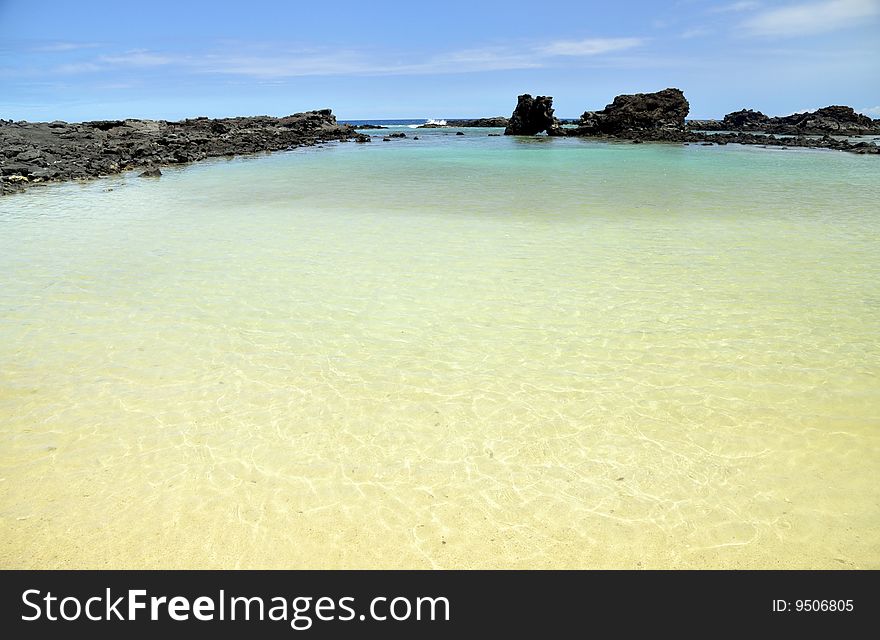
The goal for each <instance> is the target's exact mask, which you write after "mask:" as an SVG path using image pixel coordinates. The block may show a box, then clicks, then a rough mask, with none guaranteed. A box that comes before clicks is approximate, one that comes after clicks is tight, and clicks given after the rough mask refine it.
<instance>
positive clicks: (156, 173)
mask: <svg viewBox="0 0 880 640" xmlns="http://www.w3.org/2000/svg"><path fill="white" fill-rule="evenodd" d="M139 177H141V178H160V177H162V172H161V171H160V170H159V168H158V167H151V168H150V169H147V170H146V171H144V172H143V173H141V174H140V176H139Z"/></svg>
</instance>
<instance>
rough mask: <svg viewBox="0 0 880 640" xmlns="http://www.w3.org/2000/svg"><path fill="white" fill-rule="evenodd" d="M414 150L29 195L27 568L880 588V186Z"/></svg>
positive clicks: (19, 235)
mask: <svg viewBox="0 0 880 640" xmlns="http://www.w3.org/2000/svg"><path fill="white" fill-rule="evenodd" d="M406 131H407V134H408V135H409V136H410V138H411V137H412V135H419V136H420V138H421V139H420V140H419V141H413V140H411V139H407V140H403V141H399V142H398V141H395V142H389V143H383V142H380V141H379V140H378V139H377V140H376V141H375V142H374V143H372V144H371V145H355V144H343V145H338V146H330V147H326V148H323V149H307V150H299V151H295V152H291V153H283V154H275V155H270V156H259V157H253V158H246V159H239V160H233V161H212V162H207V163H204V164H198V165H193V166H190V167H187V168H178V169H169V170H166V171H165V175H164V176H163V177H162V178H161V179H160V180H145V179H138V178H136V177H134V176H133V175H128V176H122V177H116V178H111V179H106V180H101V181H97V182H92V183H88V184H84V185H79V184H67V185H56V186H51V187H47V188H37V189H32V190H31V191H29V192H27V193H25V194H21V195H15V196H9V197H4V198H2V199H0V273H3V283H4V284H3V287H2V289H0V428H2V431H0V442H2V446H0V566H2V567H7V568H8V567H115V568H119V567H152V568H158V567H183V568H199V567H289V568H294V567H409V568H414V567H444V568H452V567H572V568H574V567H623V568H629V567H632V568H635V567H645V568H658V567H829V568H834V567H843V568H846V567H861V568H867V567H872V568H878V567H880V536H878V529H880V506H878V498H880V489H878V484H877V482H876V473H877V471H878V463H880V381H878V375H880V346H878V340H877V336H878V334H880V246H878V238H880V216H878V207H877V203H878V201H880V162H878V160H877V158H873V157H864V156H856V155H850V154H843V153H837V152H825V151H808V150H775V149H755V148H743V147H738V146H736V145H729V146H726V147H723V148H718V147H700V146H690V147H686V146H673V145H651V144H644V145H628V144H600V143H589V142H585V141H582V140H554V139H541V138H536V139H528V140H525V139H511V138H497V137H491V138H490V137H487V135H486V133H487V131H486V130H468V131H467V135H466V136H454V135H452V133H453V132H449V131H445V130H435V131H429V130H419V131H417V132H415V133H414V132H413V131H412V130H406ZM109 189H112V191H109Z"/></svg>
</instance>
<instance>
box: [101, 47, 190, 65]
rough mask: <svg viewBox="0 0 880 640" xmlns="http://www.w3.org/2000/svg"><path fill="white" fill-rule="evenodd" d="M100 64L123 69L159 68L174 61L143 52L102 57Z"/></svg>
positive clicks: (167, 57) (166, 57)
mask: <svg viewBox="0 0 880 640" xmlns="http://www.w3.org/2000/svg"><path fill="white" fill-rule="evenodd" d="M99 61H100V62H106V63H107V64H112V65H120V66H125V67H159V66H162V65H166V64H172V63H174V62H175V59H174V58H172V57H170V56H163V55H158V54H155V53H150V52H149V51H145V50H137V51H128V52H126V53H123V54H120V55H115V56H102V57H101V58H99Z"/></svg>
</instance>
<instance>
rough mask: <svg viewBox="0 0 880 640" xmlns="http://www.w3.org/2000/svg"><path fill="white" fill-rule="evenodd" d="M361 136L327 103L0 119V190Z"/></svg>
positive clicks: (152, 172) (154, 171)
mask: <svg viewBox="0 0 880 640" xmlns="http://www.w3.org/2000/svg"><path fill="white" fill-rule="evenodd" d="M351 140H354V141H357V142H368V141H369V137H368V136H365V135H363V134H360V133H357V132H356V131H355V129H354V128H353V127H351V126H350V125H345V124H339V123H337V121H336V117H335V116H334V115H333V113H332V111H331V110H330V109H322V110H319V111H306V112H303V113H295V114H292V115H289V116H285V117H282V118H275V117H270V116H253V117H236V118H220V119H210V118H206V117H200V118H190V119H186V120H180V121H176V122H169V121H165V120H139V119H127V120H96V121H89V122H82V123H67V122H63V121H58V120H56V121H54V122H27V121H19V122H11V121H8V120H3V121H0V149H2V152H0V196H2V195H6V194H10V193H18V192H21V191H24V190H25V189H26V188H28V187H30V186H33V185H36V184H47V183H57V182H70V181H74V180H79V179H95V178H102V177H108V176H112V175H116V174H119V173H123V172H126V171H130V170H145V172H144V174H142V175H144V177H154V176H156V177H157V176H159V175H161V170H160V169H159V167H161V166H168V165H178V164H188V163H191V162H198V161H200V160H205V159H208V158H222V157H237V156H243V155H248V154H252V153H262V152H272V151H287V150H291V149H296V148H299V147H308V146H315V145H318V144H321V143H325V142H337V141H342V142H344V141H351Z"/></svg>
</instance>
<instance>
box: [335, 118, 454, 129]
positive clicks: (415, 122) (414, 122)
mask: <svg viewBox="0 0 880 640" xmlns="http://www.w3.org/2000/svg"><path fill="white" fill-rule="evenodd" d="M339 122H340V123H342V124H350V125H353V126H355V127H356V126H358V125H364V124H370V125H379V126H383V127H389V128H397V127H400V128H410V129H412V128H415V127H418V126H420V125H423V124H428V123H437V124H446V120H445V119H443V118H409V119H402V120H388V119H386V120H340V121H339Z"/></svg>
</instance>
